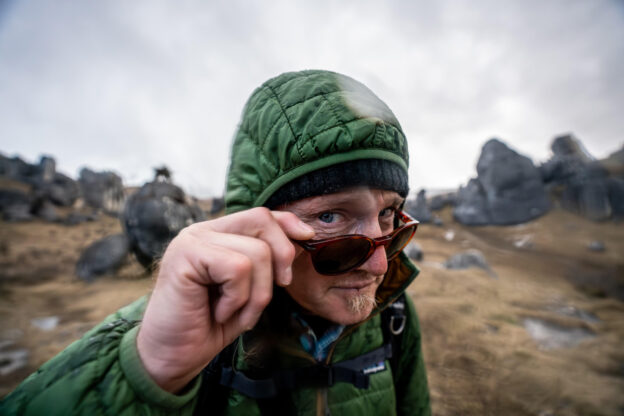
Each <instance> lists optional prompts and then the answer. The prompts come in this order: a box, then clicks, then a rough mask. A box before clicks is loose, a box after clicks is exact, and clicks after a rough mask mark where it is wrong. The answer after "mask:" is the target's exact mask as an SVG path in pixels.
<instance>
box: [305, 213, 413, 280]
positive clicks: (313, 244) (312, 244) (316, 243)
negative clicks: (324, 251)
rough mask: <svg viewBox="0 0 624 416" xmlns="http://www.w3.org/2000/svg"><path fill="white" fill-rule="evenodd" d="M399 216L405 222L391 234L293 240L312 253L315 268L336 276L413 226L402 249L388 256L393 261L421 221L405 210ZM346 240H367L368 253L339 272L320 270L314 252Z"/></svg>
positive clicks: (348, 270) (352, 267)
mask: <svg viewBox="0 0 624 416" xmlns="http://www.w3.org/2000/svg"><path fill="white" fill-rule="evenodd" d="M397 217H398V219H399V220H401V221H402V222H403V223H404V224H403V225H402V226H400V227H398V228H395V229H394V230H392V232H391V233H390V234H388V235H384V236H381V237H377V238H370V237H367V236H365V235H362V234H345V235H340V236H337V237H331V238H324V239H322V240H312V241H301V240H293V241H294V242H295V243H297V244H298V245H300V246H301V247H302V248H303V249H304V250H306V251H308V252H310V253H312V264H313V265H314V268H315V269H316V271H317V272H318V273H320V274H324V275H327V276H334V275H339V274H343V273H348V272H350V271H351V270H353V269H355V268H357V267H359V266H361V265H362V264H364V263H365V262H366V260H368V259H369V258H370V257H371V256H372V255H373V253H374V252H375V250H377V247H379V246H383V247H384V248H387V247H388V245H389V244H390V243H391V242H392V241H393V239H394V237H395V236H396V235H397V234H399V233H400V232H402V231H403V230H405V229H406V228H410V227H413V230H412V234H411V235H410V236H409V238H408V239H407V240H406V241H405V244H403V246H402V247H401V248H400V249H398V250H397V251H396V252H395V253H394V254H391V255H390V257H388V261H391V260H392V259H394V258H395V257H396V256H397V255H398V254H399V253H400V252H401V250H403V249H404V248H405V246H407V245H408V244H409V242H410V240H411V239H412V238H413V237H414V234H415V233H416V230H417V229H418V224H419V222H418V220H416V219H415V218H413V217H412V216H410V215H409V214H408V213H406V212H403V211H397ZM344 240H367V241H368V242H369V245H370V248H369V250H368V253H367V254H366V255H365V256H363V257H362V259H361V260H358V262H357V263H356V264H355V265H353V266H351V267H350V268H348V269H346V270H344V271H340V272H337V273H327V272H320V271H319V270H318V269H317V267H316V263H315V262H314V252H315V251H317V250H319V249H321V248H324V247H327V246H328V245H330V244H333V243H335V242H338V241H344Z"/></svg>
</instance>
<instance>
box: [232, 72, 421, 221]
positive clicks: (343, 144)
mask: <svg viewBox="0 0 624 416" xmlns="http://www.w3.org/2000/svg"><path fill="white" fill-rule="evenodd" d="M359 159H383V160H387V161H390V162H393V163H395V164H397V165H398V166H399V167H400V168H401V169H403V170H405V172H406V173H407V168H408V164H409V158H408V150H407V140H406V138H405V135H404V133H403V130H402V128H401V126H400V124H399V122H398V121H397V119H396V117H395V116H394V114H393V113H392V111H391V110H390V109H389V108H388V106H387V105H386V104H385V103H384V102H383V101H381V100H380V99H379V98H378V97H377V96H376V95H375V94H374V93H373V92H372V91H371V90H369V89H368V88H367V87H366V86H364V85H363V84H361V83H360V82H358V81H355V80H354V79H352V78H349V77H347V76H344V75H341V74H337V73H335V72H329V71H319V70H309V71H301V72H289V73H284V74H281V75H279V76H277V77H275V78H273V79H270V80H269V81H267V82H265V83H264V84H262V86H260V87H259V88H258V89H256V90H255V91H254V92H253V94H252V95H251V97H250V98H249V100H248V102H247V104H246V105H245V108H244V110H243V115H242V119H241V122H240V125H239V128H238V131H237V133H236V135H235V138H234V143H233V146H232V150H231V160H230V167H229V172H228V177H227V191H226V195H225V204H226V213H227V214H230V213H233V212H237V211H241V210H245V209H249V208H253V207H257V206H262V205H263V204H264V203H265V202H266V201H267V199H269V197H270V196H271V195H272V194H273V193H274V192H275V191H277V190H278V189H279V188H280V187H281V186H283V185H285V184H286V183H288V182H290V181H292V180H293V179H296V178H298V177H300V176H302V175H305V174H306V173H309V172H312V171H315V170H318V169H322V168H325V167H328V166H332V165H335V164H339V163H343V162H348V161H353V160H359Z"/></svg>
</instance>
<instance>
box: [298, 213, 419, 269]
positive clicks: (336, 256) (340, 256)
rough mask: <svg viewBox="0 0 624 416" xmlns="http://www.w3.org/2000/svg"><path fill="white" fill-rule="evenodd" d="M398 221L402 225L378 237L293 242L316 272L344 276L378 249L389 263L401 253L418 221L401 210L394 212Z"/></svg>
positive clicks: (359, 235)
mask: <svg viewBox="0 0 624 416" xmlns="http://www.w3.org/2000/svg"><path fill="white" fill-rule="evenodd" d="M397 218H398V219H399V220H400V221H402V222H403V225H402V226H400V227H398V228H396V229H394V231H392V233H390V234H388V235H384V236H382V237H379V238H369V237H366V236H365V235H361V234H346V235H341V236H338V237H332V238H325V239H323V240H316V241H314V240H312V241H298V240H295V243H297V244H299V245H300V246H301V247H303V249H304V250H306V251H307V252H309V253H310V256H311V257H312V264H313V265H314V269H315V270H316V271H317V272H318V273H320V274H324V275H329V276H332V275H337V274H342V273H347V272H349V271H351V270H353V269H355V268H357V267H359V266H361V265H362V264H364V263H365V262H366V260H368V259H369V258H370V257H371V256H372V255H373V253H374V252H375V250H376V249H377V247H379V246H383V247H384V248H385V249H386V257H387V259H388V261H391V260H392V259H394V258H395V257H396V256H397V255H398V254H399V253H400V252H401V250H403V248H404V247H405V246H406V245H407V243H409V241H410V240H411V239H412V237H413V236H414V233H415V232H416V229H417V228H418V221H417V220H415V219H414V218H412V217H411V216H410V215H409V214H407V213H404V212H402V211H398V212H397Z"/></svg>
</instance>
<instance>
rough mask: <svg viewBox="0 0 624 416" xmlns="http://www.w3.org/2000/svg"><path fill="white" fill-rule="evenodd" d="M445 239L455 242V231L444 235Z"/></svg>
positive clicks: (448, 231) (449, 231)
mask: <svg viewBox="0 0 624 416" xmlns="http://www.w3.org/2000/svg"><path fill="white" fill-rule="evenodd" d="M444 239H445V240H446V241H453V240H454V239H455V231H453V230H447V231H446V232H445V233H444Z"/></svg>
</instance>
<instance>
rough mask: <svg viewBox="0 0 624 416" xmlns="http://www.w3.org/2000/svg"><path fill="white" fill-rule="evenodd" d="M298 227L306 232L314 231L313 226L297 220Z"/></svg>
mask: <svg viewBox="0 0 624 416" xmlns="http://www.w3.org/2000/svg"><path fill="white" fill-rule="evenodd" d="M299 228H300V229H301V230H302V231H304V232H306V233H308V234H311V233H314V228H312V227H310V226H309V225H308V224H306V223H305V222H303V221H299Z"/></svg>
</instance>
